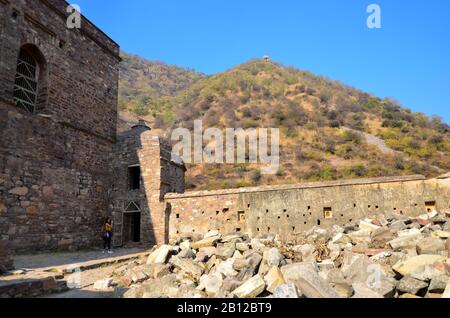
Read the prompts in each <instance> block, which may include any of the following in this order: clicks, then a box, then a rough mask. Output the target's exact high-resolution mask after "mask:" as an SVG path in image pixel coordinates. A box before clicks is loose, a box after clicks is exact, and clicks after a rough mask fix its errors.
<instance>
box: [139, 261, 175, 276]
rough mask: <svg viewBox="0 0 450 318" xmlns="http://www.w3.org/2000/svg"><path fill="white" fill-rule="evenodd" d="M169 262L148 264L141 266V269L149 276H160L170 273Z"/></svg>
mask: <svg viewBox="0 0 450 318" xmlns="http://www.w3.org/2000/svg"><path fill="white" fill-rule="evenodd" d="M170 268H171V266H170V265H169V264H150V265H148V264H147V265H144V266H142V268H141V269H142V271H143V272H144V273H145V274H146V275H147V276H148V277H151V278H161V277H163V276H166V275H169V274H170Z"/></svg>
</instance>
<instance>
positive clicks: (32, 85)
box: [0, 0, 120, 251]
mask: <svg viewBox="0 0 450 318" xmlns="http://www.w3.org/2000/svg"><path fill="white" fill-rule="evenodd" d="M67 6H68V4H67V3H66V2H65V1H61V0H38V1H37V0H0V234H1V236H0V238H1V239H2V240H4V241H8V242H9V243H10V248H11V249H12V250H14V251H29V250H47V249H57V248H60V249H72V248H83V247H88V246H92V245H93V244H98V241H99V237H100V231H101V224H102V221H103V219H104V217H105V216H106V215H107V213H108V195H107V194H108V190H109V188H110V183H111V181H110V173H109V172H110V168H109V162H110V158H111V154H112V149H113V146H114V143H115V140H116V122H117V107H116V105H117V94H118V75H119V70H118V65H119V61H120V57H119V46H118V45H117V44H116V43H115V42H114V41H112V40H111V39H110V38H109V37H108V36H106V35H105V34H104V33H103V32H102V31H101V30H99V29H98V28H97V27H95V26H94V25H93V24H92V23H91V22H89V21H88V20H87V19H85V18H83V19H82V27H81V29H68V28H67V27H66V20H67V16H68V13H66V9H67Z"/></svg>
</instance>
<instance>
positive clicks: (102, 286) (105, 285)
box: [94, 278, 113, 290]
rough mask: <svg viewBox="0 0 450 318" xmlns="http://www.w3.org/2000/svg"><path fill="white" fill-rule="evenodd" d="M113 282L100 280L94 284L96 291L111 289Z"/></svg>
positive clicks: (109, 279)
mask: <svg viewBox="0 0 450 318" xmlns="http://www.w3.org/2000/svg"><path fill="white" fill-rule="evenodd" d="M112 282H113V280H112V279H111V278H108V279H102V280H98V281H96V282H95V283H94V289H95V290H107V289H109V288H110V287H111V285H112Z"/></svg>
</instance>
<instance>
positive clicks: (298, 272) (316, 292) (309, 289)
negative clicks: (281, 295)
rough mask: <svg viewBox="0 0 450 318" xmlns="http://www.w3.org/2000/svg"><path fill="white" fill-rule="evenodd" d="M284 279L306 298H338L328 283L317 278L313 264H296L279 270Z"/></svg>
mask: <svg viewBox="0 0 450 318" xmlns="http://www.w3.org/2000/svg"><path fill="white" fill-rule="evenodd" d="M281 272H282V273H283V276H284V279H285V280H286V281H287V282H292V283H294V284H295V286H297V288H298V290H299V291H300V292H301V293H302V294H303V295H304V296H305V297H307V298H340V296H339V294H338V293H337V292H336V291H335V290H334V289H333V288H332V287H331V285H330V284H328V282H327V281H326V280H325V279H323V278H322V277H320V276H319V274H318V273H317V267H316V266H315V265H314V264H313V263H296V264H290V265H286V266H283V267H282V268H281Z"/></svg>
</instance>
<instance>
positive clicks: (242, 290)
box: [232, 275, 266, 298]
mask: <svg viewBox="0 0 450 318" xmlns="http://www.w3.org/2000/svg"><path fill="white" fill-rule="evenodd" d="M265 288H266V283H265V282H264V279H263V278H262V277H261V276H260V275H256V276H254V277H252V278H250V279H249V280H247V281H246V282H245V283H243V284H242V285H241V286H240V287H238V288H237V289H235V290H234V291H233V292H232V293H233V295H235V296H236V297H238V298H255V297H257V296H259V295H260V294H261V293H262V292H263V291H264V289H265Z"/></svg>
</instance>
